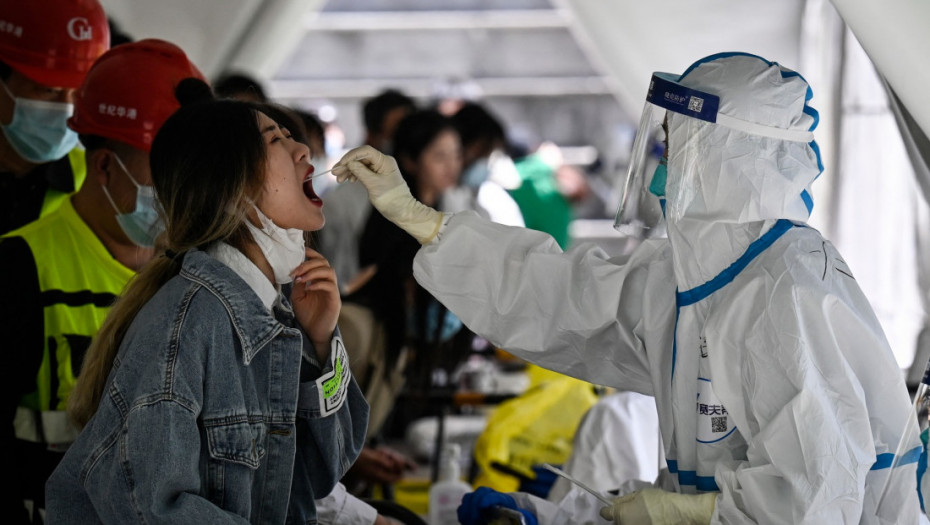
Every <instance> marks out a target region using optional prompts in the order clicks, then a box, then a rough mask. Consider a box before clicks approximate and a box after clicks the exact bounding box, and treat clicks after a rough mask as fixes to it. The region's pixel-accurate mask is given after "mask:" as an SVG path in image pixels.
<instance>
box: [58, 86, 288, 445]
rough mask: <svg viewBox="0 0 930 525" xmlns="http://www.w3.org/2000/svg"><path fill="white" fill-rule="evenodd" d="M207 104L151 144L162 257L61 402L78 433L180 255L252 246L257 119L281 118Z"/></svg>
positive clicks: (130, 290) (178, 117)
mask: <svg viewBox="0 0 930 525" xmlns="http://www.w3.org/2000/svg"><path fill="white" fill-rule="evenodd" d="M182 86H183V82H182V85H181V86H179V92H178V98H179V100H182V104H184V102H185V101H184V100H183V98H184V97H183V95H182V91H183V88H182ZM204 86H205V85H204ZM208 96H209V95H208ZM208 96H207V97H203V96H201V97H195V98H196V100H193V101H191V102H190V103H187V104H185V105H183V106H182V107H181V108H180V109H179V110H178V111H177V112H176V113H175V114H174V115H172V116H171V117H170V118H169V119H168V120H167V121H166V122H165V124H164V125H163V126H162V128H161V129H160V130H159V132H158V134H157V135H156V137H155V140H154V142H153V144H152V151H151V154H150V164H151V168H152V182H153V184H154V186H155V193H156V195H157V196H158V201H159V203H160V204H161V208H162V210H161V211H160V213H161V214H162V218H163V219H164V222H165V233H164V234H163V235H162V237H161V238H160V239H159V243H160V245H161V246H163V247H164V249H165V252H164V253H163V254H162V255H159V256H156V257H155V258H154V259H153V260H152V261H151V262H149V263H148V264H147V265H146V266H145V267H143V268H142V270H141V271H140V272H139V273H138V274H137V275H136V276H135V277H134V278H133V279H132V280H131V281H130V282H129V284H128V285H127V286H126V288H125V289H124V290H123V293H122V294H121V295H120V297H119V299H118V300H117V301H116V302H115V303H114V305H113V308H112V310H111V311H110V313H109V314H108V315H107V318H106V320H105V321H104V323H103V326H102V327H101V328H100V331H99V332H98V333H97V335H96V336H95V337H94V339H93V341H92V343H91V346H90V349H89V350H88V353H87V357H86V358H85V360H84V364H83V367H82V368H81V373H80V377H79V378H78V381H77V384H76V385H75V388H74V390H73V392H72V393H71V395H70V397H69V400H68V413H69V415H70V417H71V419H72V421H74V423H75V424H77V425H78V426H79V427H83V426H84V425H86V424H87V422H88V421H89V420H90V418H91V417H92V416H93V415H94V413H95V412H96V411H97V407H98V405H99V404H100V400H101V397H102V396H103V391H104V387H105V385H106V381H107V377H108V376H109V374H110V370H111V369H112V367H113V360H114V358H115V357H116V354H117V352H118V350H119V347H120V344H121V343H122V341H123V338H124V336H125V335H126V331H127V329H128V328H129V326H130V324H131V323H132V321H133V319H134V318H135V316H136V314H137V313H138V312H139V310H140V309H141V308H142V306H143V305H145V303H146V302H148V300H149V299H151V298H152V296H153V295H155V293H156V292H157V291H158V290H159V288H161V287H162V286H163V285H164V284H165V283H166V282H167V281H168V280H169V279H171V278H172V277H174V276H175V275H177V274H178V272H179V271H180V268H181V262H182V260H183V258H184V253H185V252H187V251H188V250H190V249H192V248H204V247H206V246H207V245H209V244H211V243H213V242H216V241H220V240H224V241H226V242H229V243H230V244H232V245H234V246H237V247H239V248H240V249H241V247H242V246H243V244H245V243H248V242H251V237H250V235H249V234H248V231H247V229H246V227H245V224H244V221H246V220H248V219H247V210H249V209H250V208H251V204H250V203H251V202H253V201H257V200H258V196H259V194H260V192H261V188H262V185H263V183H264V166H265V144H264V141H263V139H262V135H261V133H260V131H259V129H258V112H259V111H261V112H263V113H266V114H268V115H269V117H271V118H272V119H274V120H278V118H280V116H281V115H280V112H279V110H277V109H276V108H270V107H268V106H266V105H261V104H254V103H248V102H240V101H233V100H212V99H208ZM204 99H206V100H204ZM279 124H285V125H286V123H281V122H279Z"/></svg>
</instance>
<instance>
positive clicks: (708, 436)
mask: <svg viewBox="0 0 930 525" xmlns="http://www.w3.org/2000/svg"><path fill="white" fill-rule="evenodd" d="M697 387H698V388H697V407H696V410H697V441H698V443H716V442H717V441H720V440H721V439H723V438H725V437H727V436H729V435H730V434H732V433H733V431H734V430H736V426H735V425H733V422H732V421H731V420H730V415H729V414H728V413H727V409H726V407H724V406H723V403H721V402H720V400H719V399H717V396H716V395H714V389H713V387H712V386H711V382H710V380H709V379H704V378H698V385H697Z"/></svg>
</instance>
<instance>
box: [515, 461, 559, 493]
mask: <svg viewBox="0 0 930 525" xmlns="http://www.w3.org/2000/svg"><path fill="white" fill-rule="evenodd" d="M533 473H534V474H536V478H535V479H531V480H525V479H524V480H520V488H519V489H518V490H519V491H520V492H526V493H527V494H532V495H534V496H536V497H537V498H542V499H546V497H547V496H549V492H550V491H551V490H552V485H554V484H555V480H556V478H558V475H557V474H556V473H555V472H552V471H551V470H549V469H547V468H545V467H541V466H536V467H533Z"/></svg>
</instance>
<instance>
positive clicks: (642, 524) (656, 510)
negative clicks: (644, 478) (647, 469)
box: [601, 488, 717, 525]
mask: <svg viewBox="0 0 930 525" xmlns="http://www.w3.org/2000/svg"><path fill="white" fill-rule="evenodd" d="M716 504H717V495H716V494H712V493H707V494H678V493H677V492H668V491H665V490H661V489H655V488H647V489H643V490H638V491H636V492H632V493H630V494H627V495H625V496H620V497H619V498H614V500H613V504H612V505H611V506H609V507H604V508H602V509H601V517H602V518H604V519H606V520H613V522H614V523H615V524H616V525H679V524H681V525H707V524H708V523H710V517H711V515H713V513H714V506H715V505H716Z"/></svg>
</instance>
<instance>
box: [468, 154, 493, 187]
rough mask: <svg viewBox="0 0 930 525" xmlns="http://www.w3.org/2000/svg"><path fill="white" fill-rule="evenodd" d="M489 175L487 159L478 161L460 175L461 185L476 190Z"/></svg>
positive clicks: (489, 168) (489, 167)
mask: <svg viewBox="0 0 930 525" xmlns="http://www.w3.org/2000/svg"><path fill="white" fill-rule="evenodd" d="M490 175H491V166H490V164H489V163H488V159H486V158H485V159H478V160H476V161H475V162H472V163H471V166H469V167H468V168H466V169H465V172H464V173H462V184H463V185H464V186H468V187H470V188H477V187H479V186H481V185H482V184H484V181H486V180H488V177H489V176H490Z"/></svg>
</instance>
